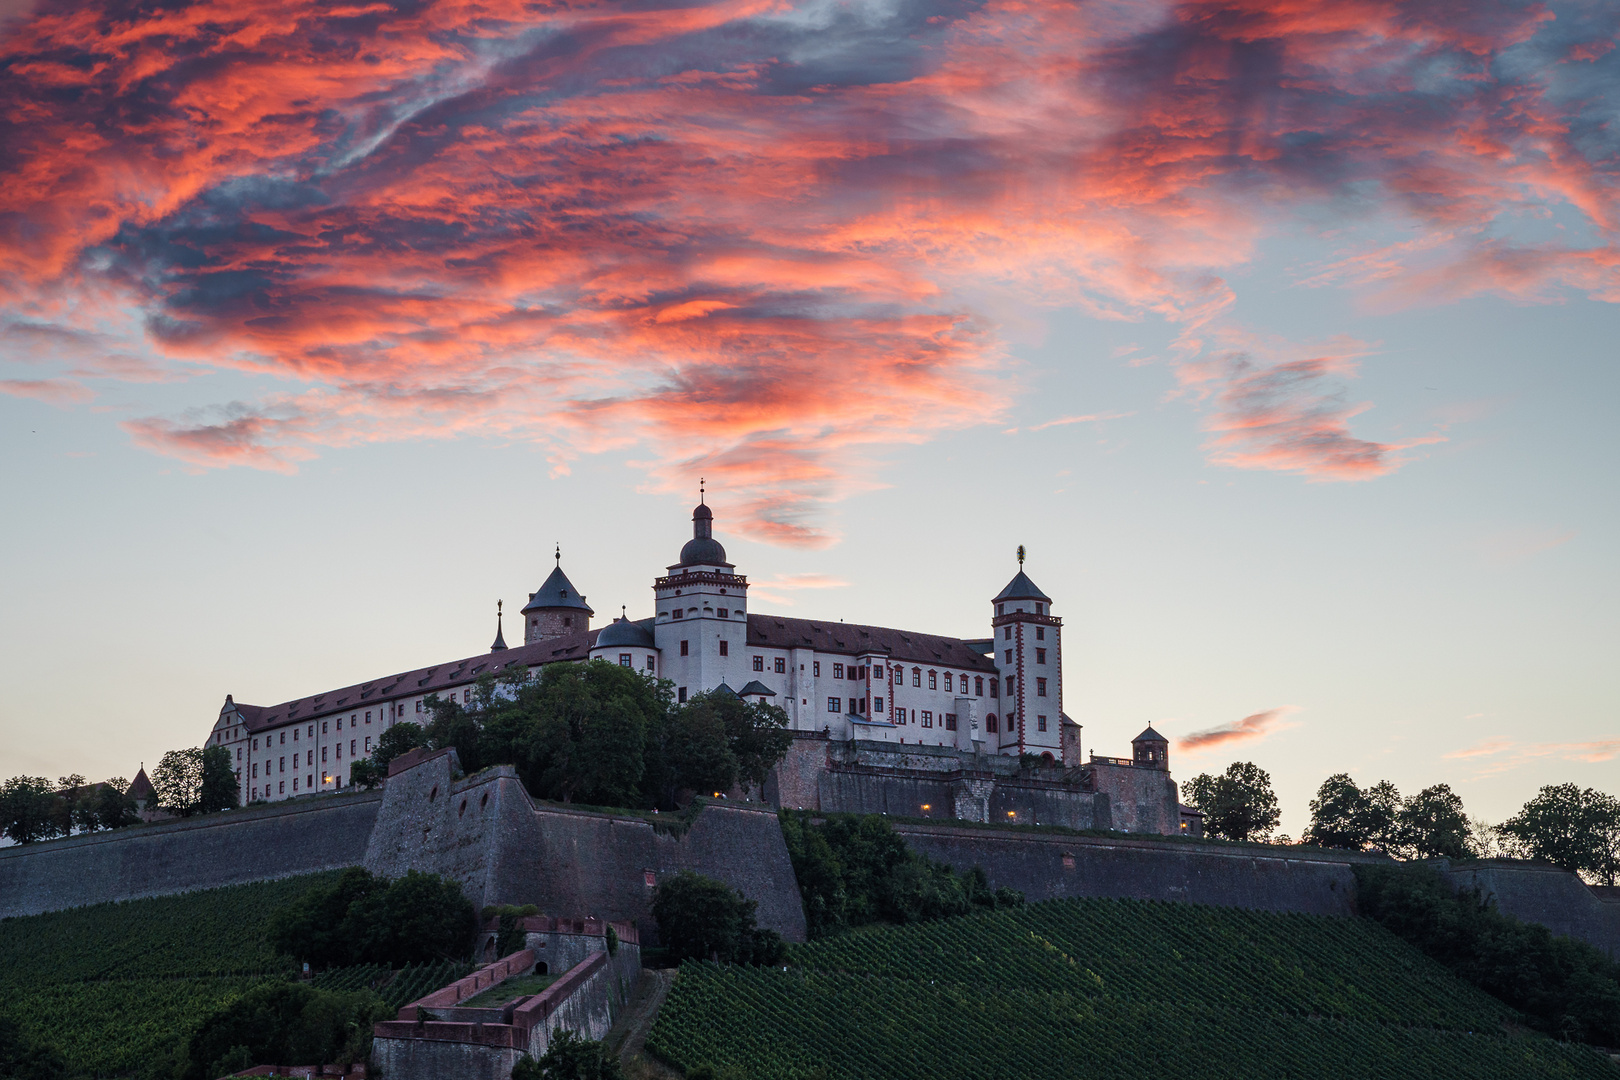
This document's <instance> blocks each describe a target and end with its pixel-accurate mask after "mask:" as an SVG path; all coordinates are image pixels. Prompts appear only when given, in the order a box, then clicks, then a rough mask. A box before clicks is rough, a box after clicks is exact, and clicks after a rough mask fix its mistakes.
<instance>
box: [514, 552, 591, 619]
mask: <svg viewBox="0 0 1620 1080" xmlns="http://www.w3.org/2000/svg"><path fill="white" fill-rule="evenodd" d="M546 608H573V609H575V610H577V611H583V612H586V613H587V614H590V615H594V614H596V612H594V611H592V610H591V608H590V605H589V604H587V603H585V598H584V597H583V596H581V595H579V590H578V589H576V588H574V583H573V582H572V581H569V580H568V575H567V574H565V573H563V568H562V564H561V563H558V564H557V566H556V567H555V568H554V569H553V570H552V571H551V576H550V577H548V578H546V583H545V584H544V585H542V586H540V588H539V589H537V590H536V591H534V592H532V593H530V594H529V602H528V603H527V604H526V605H524V608H523V610H524V612H525V613H527V612H530V611H542V610H544V609H546Z"/></svg>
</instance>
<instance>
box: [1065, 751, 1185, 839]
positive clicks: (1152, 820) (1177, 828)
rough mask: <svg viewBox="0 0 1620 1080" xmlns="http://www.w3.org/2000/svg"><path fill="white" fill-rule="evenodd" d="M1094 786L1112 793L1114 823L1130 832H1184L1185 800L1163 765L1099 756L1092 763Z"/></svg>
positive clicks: (1104, 793)
mask: <svg viewBox="0 0 1620 1080" xmlns="http://www.w3.org/2000/svg"><path fill="white" fill-rule="evenodd" d="M1088 770H1089V772H1090V774H1091V786H1092V789H1093V790H1095V791H1096V792H1097V793H1099V794H1101V795H1106V796H1107V797H1108V807H1109V815H1110V818H1111V820H1112V822H1113V823H1112V824H1111V825H1109V826H1108V828H1113V829H1118V830H1119V831H1120V832H1128V833H1157V834H1159V835H1161V836H1176V835H1178V834H1179V833H1180V832H1181V803H1180V800H1179V799H1178V797H1177V792H1176V782H1175V781H1174V780H1172V779H1171V778H1170V774H1169V773H1168V772H1165V771H1164V770H1162V769H1144V768H1141V767H1140V766H1137V765H1132V764H1114V763H1113V762H1107V763H1105V762H1102V761H1099V760H1097V759H1095V758H1093V759H1092V762H1091V764H1090V765H1089V766H1088Z"/></svg>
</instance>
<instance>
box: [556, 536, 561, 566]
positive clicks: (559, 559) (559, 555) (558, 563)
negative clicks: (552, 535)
mask: <svg viewBox="0 0 1620 1080" xmlns="http://www.w3.org/2000/svg"><path fill="white" fill-rule="evenodd" d="M557 565H558V566H561V565H562V541H561V540H559V541H557Z"/></svg>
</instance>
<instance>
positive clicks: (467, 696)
mask: <svg viewBox="0 0 1620 1080" xmlns="http://www.w3.org/2000/svg"><path fill="white" fill-rule="evenodd" d="M471 700H472V691H471V690H470V689H468V690H463V691H462V692H461V703H462V704H463V705H465V704H466V703H467V702H469V701H471Z"/></svg>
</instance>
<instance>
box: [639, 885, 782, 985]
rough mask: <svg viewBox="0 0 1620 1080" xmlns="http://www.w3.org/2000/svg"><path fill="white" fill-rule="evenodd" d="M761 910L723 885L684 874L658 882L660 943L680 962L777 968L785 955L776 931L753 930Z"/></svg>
mask: <svg viewBox="0 0 1620 1080" xmlns="http://www.w3.org/2000/svg"><path fill="white" fill-rule="evenodd" d="M758 906H759V905H758V904H756V903H755V902H754V901H752V900H749V899H747V898H746V897H744V896H742V895H741V894H740V893H738V892H736V891H735V890H734V889H732V888H731V886H729V885H727V884H726V883H725V882H723V881H716V880H714V879H713V878H708V877H704V876H703V875H701V874H695V873H693V872H692V871H690V870H682V871H681V872H680V873H678V874H676V875H675V876H674V877H672V878H666V879H664V880H663V881H661V882H659V883H658V888H657V890H656V891H654V893H653V904H652V907H653V918H655V919H657V920H658V938H659V940H660V941H661V942H662V943H663V944H664V946H665V947H666V948H668V949H669V952H670V955H671V956H672V957H674V958H676V959H678V960H684V959H694V960H720V961H722V962H725V963H732V962H736V963H761V964H773V963H776V962H777V961H778V960H779V959H780V958H781V955H782V953H783V952H784V950H785V946H784V945H783V943H782V939H781V937H779V936H778V935H777V934H776V933H775V932H774V931H770V930H759V929H757V928H755V926H754V910H755V908H757V907H758Z"/></svg>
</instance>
